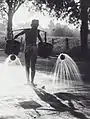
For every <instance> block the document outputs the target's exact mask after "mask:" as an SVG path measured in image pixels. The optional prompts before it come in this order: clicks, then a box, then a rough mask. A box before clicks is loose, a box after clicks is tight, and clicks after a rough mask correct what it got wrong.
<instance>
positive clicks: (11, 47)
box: [5, 40, 20, 55]
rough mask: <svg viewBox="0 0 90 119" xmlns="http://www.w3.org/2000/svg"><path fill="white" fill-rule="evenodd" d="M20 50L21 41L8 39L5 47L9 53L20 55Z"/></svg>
mask: <svg viewBox="0 0 90 119" xmlns="http://www.w3.org/2000/svg"><path fill="white" fill-rule="evenodd" d="M19 52H20V42H19V41H16V40H7V41H6V47H5V53H6V54H7V55H10V54H15V55H18V54H19Z"/></svg>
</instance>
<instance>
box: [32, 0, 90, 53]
mask: <svg viewBox="0 0 90 119" xmlns="http://www.w3.org/2000/svg"><path fill="white" fill-rule="evenodd" d="M35 1H36V4H35V3H34V4H35V5H36V6H38V7H39V8H40V10H41V8H43V4H45V5H46V10H48V11H49V12H50V13H53V15H54V16H56V17H57V18H61V19H64V18H66V17H68V18H69V20H68V22H69V23H73V24H74V25H77V24H78V25H79V24H81V30H80V31H81V32H80V33H81V51H82V52H86V51H87V49H88V44H87V40H88V22H89V20H90V19H88V16H90V15H89V13H90V9H89V7H90V0H78V1H76V0H35ZM44 9H45V8H44Z"/></svg>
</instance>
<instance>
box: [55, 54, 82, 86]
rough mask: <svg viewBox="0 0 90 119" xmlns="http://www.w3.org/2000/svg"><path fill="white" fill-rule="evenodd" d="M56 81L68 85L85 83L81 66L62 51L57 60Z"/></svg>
mask: <svg viewBox="0 0 90 119" xmlns="http://www.w3.org/2000/svg"><path fill="white" fill-rule="evenodd" d="M54 83H58V84H59V83H61V84H62V85H65V84H66V86H68V87H69V86H72V87H74V86H77V85H83V82H82V79H81V75H80V71H79V68H78V66H77V64H76V63H75V61H74V60H73V59H72V58H71V57H70V56H69V55H67V54H65V53H61V54H60V55H59V56H58V58H57V61H56V64H55V70H54Z"/></svg>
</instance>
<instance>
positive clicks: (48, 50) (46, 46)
mask: <svg viewBox="0 0 90 119" xmlns="http://www.w3.org/2000/svg"><path fill="white" fill-rule="evenodd" d="M46 36H47V34H46V32H45V37H44V40H45V41H44V43H42V42H39V43H38V55H39V56H40V57H42V58H48V57H49V56H51V55H52V49H53V45H52V44H50V43H48V42H47V37H46Z"/></svg>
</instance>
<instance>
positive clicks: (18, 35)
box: [14, 30, 25, 39]
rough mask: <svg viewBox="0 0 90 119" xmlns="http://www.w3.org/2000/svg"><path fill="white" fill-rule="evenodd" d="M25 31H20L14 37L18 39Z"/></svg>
mask: <svg viewBox="0 0 90 119" xmlns="http://www.w3.org/2000/svg"><path fill="white" fill-rule="evenodd" d="M24 33H25V30H24V31H22V32H20V33H18V34H17V35H16V36H15V37H14V39H16V38H17V37H18V36H20V35H23V34H24Z"/></svg>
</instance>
